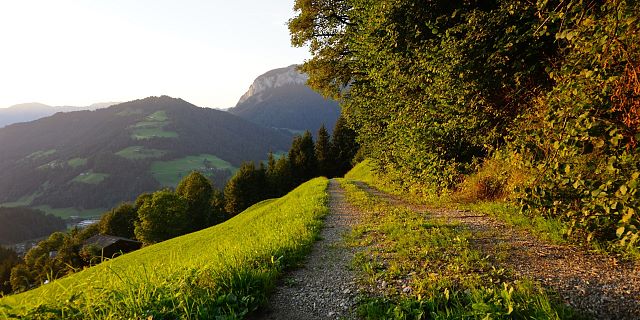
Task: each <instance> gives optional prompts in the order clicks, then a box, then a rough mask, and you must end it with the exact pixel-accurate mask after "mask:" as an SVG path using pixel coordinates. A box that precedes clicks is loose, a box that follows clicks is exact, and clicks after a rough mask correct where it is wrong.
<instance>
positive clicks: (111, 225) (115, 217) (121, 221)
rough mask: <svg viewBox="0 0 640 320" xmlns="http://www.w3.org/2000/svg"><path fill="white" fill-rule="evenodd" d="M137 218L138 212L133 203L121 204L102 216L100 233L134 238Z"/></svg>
mask: <svg viewBox="0 0 640 320" xmlns="http://www.w3.org/2000/svg"><path fill="white" fill-rule="evenodd" d="M137 220H138V212H137V211H136V208H135V207H134V206H133V205H132V204H130V203H123V204H120V205H119V206H118V207H117V208H115V209H112V210H111V211H109V212H107V213H106V214H104V215H103V216H102V219H100V224H99V226H100V233H102V234H108V235H112V236H117V237H123V238H129V239H133V238H134V237H135V232H134V230H135V222H136V221H137Z"/></svg>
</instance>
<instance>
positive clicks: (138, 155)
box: [116, 146, 167, 160]
mask: <svg viewBox="0 0 640 320" xmlns="http://www.w3.org/2000/svg"><path fill="white" fill-rule="evenodd" d="M165 154H167V151H164V150H158V149H147V148H145V147H143V146H130V147H126V148H124V149H122V150H120V151H118V152H116V156H120V157H123V158H125V159H129V160H142V159H149V158H160V157H162V156H164V155H165Z"/></svg>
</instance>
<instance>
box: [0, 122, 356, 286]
mask: <svg viewBox="0 0 640 320" xmlns="http://www.w3.org/2000/svg"><path fill="white" fill-rule="evenodd" d="M333 132H334V134H333V137H331V136H330V135H329V134H328V132H327V130H326V129H325V128H324V126H323V127H321V128H320V130H319V132H318V139H317V141H316V142H314V141H313V138H312V136H311V133H309V132H308V131H307V132H305V134H303V135H302V136H297V137H295V138H294V139H293V142H292V145H291V149H290V150H289V152H288V153H287V154H285V155H283V156H281V157H280V158H279V159H276V158H275V156H274V155H273V154H271V155H270V156H269V160H268V162H267V164H266V166H265V165H264V164H263V163H260V164H259V165H258V167H256V166H255V164H254V163H253V162H247V163H244V164H243V165H242V166H241V167H240V169H239V170H238V171H237V172H236V174H235V175H234V176H233V177H232V178H231V179H230V180H229V182H228V183H227V185H226V186H225V188H224V190H223V191H220V190H218V189H216V188H215V187H214V186H213V185H212V183H211V181H210V180H209V179H208V178H207V177H205V176H204V175H202V174H201V173H199V172H195V171H194V172H192V173H191V174H189V175H188V176H186V177H185V178H183V179H182V181H180V183H179V184H178V186H177V187H176V189H175V191H173V190H171V189H162V190H159V191H156V192H153V193H143V194H141V195H139V196H138V197H137V199H136V201H135V202H134V203H123V204H121V205H119V206H118V207H116V208H114V209H112V210H111V211H109V212H107V213H105V214H104V215H103V216H102V218H101V220H100V222H98V223H96V224H94V225H92V226H89V227H87V228H85V229H83V230H80V229H77V228H76V229H73V230H71V231H70V232H67V233H63V232H56V233H53V234H51V236H49V238H48V239H46V240H43V241H41V242H39V243H38V245H37V246H35V247H33V248H32V249H31V250H29V252H27V254H26V255H25V257H24V259H23V260H22V261H20V260H15V259H11V260H10V262H7V266H6V268H9V270H11V272H10V273H5V274H3V273H2V270H3V269H0V284H2V283H5V287H3V289H2V290H7V291H4V293H5V294H6V293H9V292H10V291H8V288H11V289H12V291H14V292H20V291H24V290H28V289H30V288H33V287H35V286H38V285H41V284H43V283H45V282H46V281H50V280H53V279H57V278H59V277H62V276H64V275H67V274H70V273H73V272H76V271H78V270H80V269H82V268H85V267H88V266H91V265H93V264H95V263H99V262H101V261H103V260H104V259H105V258H107V259H108V258H112V257H101V252H100V250H96V249H95V248H94V247H92V246H86V245H85V244H84V242H85V241H86V240H87V239H89V238H90V237H92V236H94V235H98V234H103V235H111V236H117V237H123V238H128V239H135V240H138V241H140V242H142V243H143V245H151V244H154V243H158V242H161V241H165V240H168V239H171V238H174V237H177V236H180V235H183V234H187V233H190V232H194V231H198V230H201V229H204V228H208V227H210V226H213V225H215V224H218V223H221V222H223V221H224V220H226V219H228V218H230V217H232V216H234V215H236V214H238V213H240V212H242V211H243V210H244V209H246V208H248V207H249V206H251V205H253V204H255V203H257V202H259V201H262V200H265V199H268V198H274V197H280V196H283V195H285V194H286V193H288V192H289V191H291V190H293V189H294V188H295V187H297V186H298V185H300V184H301V183H303V182H305V181H307V180H309V179H311V178H314V177H316V176H319V175H323V176H327V177H333V176H338V175H343V174H344V173H346V172H347V171H348V170H349V169H350V168H351V165H352V161H353V158H354V157H355V155H356V153H357V151H358V145H357V143H356V142H355V132H354V131H353V130H351V129H349V128H348V127H346V126H345V122H344V121H343V120H338V122H337V123H336V126H335V128H334V131H333ZM0 258H2V257H0ZM2 261H3V260H2V259H0V262H2ZM8 261H9V260H8ZM3 263H4V262H3ZM3 267H4V265H3ZM6 268H5V269H6ZM7 283H9V284H10V286H9V285H6V284H7Z"/></svg>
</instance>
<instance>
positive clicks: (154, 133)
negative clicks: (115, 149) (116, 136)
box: [131, 127, 178, 140]
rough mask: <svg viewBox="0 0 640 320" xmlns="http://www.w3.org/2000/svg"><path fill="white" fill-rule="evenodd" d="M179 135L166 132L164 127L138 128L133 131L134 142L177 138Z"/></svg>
mask: <svg viewBox="0 0 640 320" xmlns="http://www.w3.org/2000/svg"><path fill="white" fill-rule="evenodd" d="M177 137H178V133H177V132H174V131H164V129H162V127H157V128H138V129H135V130H133V133H132V134H131V138H132V139H134V140H147V139H152V138H177Z"/></svg>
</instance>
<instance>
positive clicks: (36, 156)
mask: <svg viewBox="0 0 640 320" xmlns="http://www.w3.org/2000/svg"><path fill="white" fill-rule="evenodd" d="M56 152H58V151H57V150H56V149H50V150H41V151H36V152H34V153H32V154H30V155H28V156H27V159H29V160H37V159H40V158H44V157H48V156H50V155H53V154H55V153H56Z"/></svg>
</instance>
